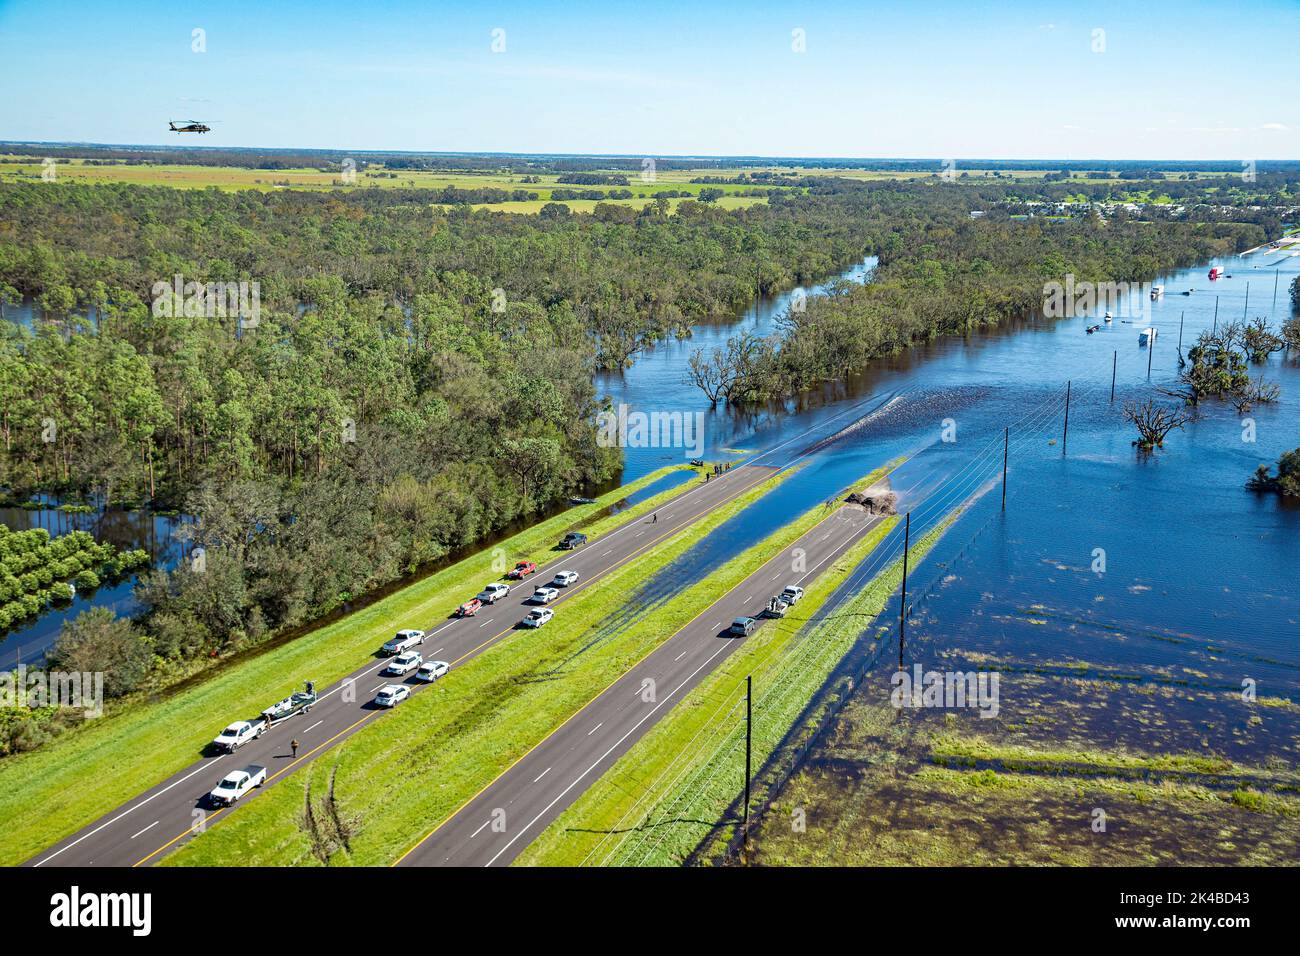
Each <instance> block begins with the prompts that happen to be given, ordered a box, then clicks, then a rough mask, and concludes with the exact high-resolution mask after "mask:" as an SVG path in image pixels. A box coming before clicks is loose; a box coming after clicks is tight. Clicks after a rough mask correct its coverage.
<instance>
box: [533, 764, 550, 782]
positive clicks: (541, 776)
mask: <svg viewBox="0 0 1300 956" xmlns="http://www.w3.org/2000/svg"><path fill="white" fill-rule="evenodd" d="M550 772H551V768H550V767H547V768H546V769H545V770H543V771H542V772H541V773H539V774H538V775H537V778H536V779H535V780H533V783H537V781H538V780H541V779H542V778H543V777H545V776H546V775H547V774H548V773H550Z"/></svg>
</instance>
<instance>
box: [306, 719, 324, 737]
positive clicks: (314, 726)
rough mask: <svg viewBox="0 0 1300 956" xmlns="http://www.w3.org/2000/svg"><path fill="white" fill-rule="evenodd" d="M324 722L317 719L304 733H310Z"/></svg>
mask: <svg viewBox="0 0 1300 956" xmlns="http://www.w3.org/2000/svg"><path fill="white" fill-rule="evenodd" d="M323 723H325V721H324V720H318V721H316V723H314V724H312V725H311V726H310V727H308V728H307V729H306V730H304V731H303V733H304V734H309V733H311V732H312V731H313V730H315V729H316V728H317V727H319V726H320V725H321V724H323Z"/></svg>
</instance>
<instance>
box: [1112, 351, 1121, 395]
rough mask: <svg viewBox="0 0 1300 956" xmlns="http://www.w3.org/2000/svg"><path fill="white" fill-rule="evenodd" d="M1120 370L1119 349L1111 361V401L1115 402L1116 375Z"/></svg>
mask: <svg viewBox="0 0 1300 956" xmlns="http://www.w3.org/2000/svg"><path fill="white" fill-rule="evenodd" d="M1118 370H1119V349H1116V350H1115V354H1114V356H1113V357H1112V358H1111V360H1110V400H1111V402H1112V403H1113V402H1114V401H1115V373H1116V371H1118Z"/></svg>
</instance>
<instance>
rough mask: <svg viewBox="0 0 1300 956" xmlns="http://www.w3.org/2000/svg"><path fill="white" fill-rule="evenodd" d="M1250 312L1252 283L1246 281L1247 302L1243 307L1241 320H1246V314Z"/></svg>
mask: <svg viewBox="0 0 1300 956" xmlns="http://www.w3.org/2000/svg"><path fill="white" fill-rule="evenodd" d="M1249 314H1250V283H1249V282H1247V283H1246V304H1245V305H1244V306H1242V307H1241V321H1243V322H1245V321H1246V316H1247V315H1249Z"/></svg>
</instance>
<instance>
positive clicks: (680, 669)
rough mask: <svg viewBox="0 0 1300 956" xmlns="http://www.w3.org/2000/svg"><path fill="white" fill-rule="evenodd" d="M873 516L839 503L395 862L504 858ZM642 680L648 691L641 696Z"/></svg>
mask: <svg viewBox="0 0 1300 956" xmlns="http://www.w3.org/2000/svg"><path fill="white" fill-rule="evenodd" d="M879 520H880V519H879V518H878V517H871V516H868V515H867V514H866V513H865V512H864V511H862V510H861V509H859V508H854V507H849V506H842V507H840V508H838V509H836V510H835V511H834V512H832V513H831V514H830V516H829V517H827V518H826V519H824V520H823V521H821V522H819V523H818V524H817V525H816V526H815V527H813V528H812V529H811V530H809V531H808V532H807V533H806V534H804V535H803V536H802V537H801V538H799V540H798V541H796V542H795V543H794V544H792V545H791V546H790V547H789V548H787V549H786V550H784V551H782V552H781V553H780V554H778V555H776V556H775V557H773V558H771V559H770V560H769V561H767V562H766V563H765V564H764V565H763V566H762V567H761V568H759V569H758V570H757V571H755V572H754V573H753V574H752V575H750V576H749V577H748V578H746V579H745V580H744V581H743V582H741V584H739V585H738V586H737V587H735V588H734V589H732V590H731V591H729V592H728V593H727V594H725V595H724V596H723V597H722V598H720V599H719V600H718V601H717V602H716V603H714V604H713V605H712V606H710V607H709V608H708V609H707V610H705V611H704V612H702V613H701V614H700V615H699V616H697V617H696V618H695V619H694V620H692V621H691V622H690V623H689V624H687V625H686V626H685V627H683V628H682V629H681V630H680V631H678V632H677V633H676V634H674V635H673V636H672V637H670V638H669V639H668V640H667V641H666V642H664V643H663V644H662V645H660V646H659V647H658V648H657V649H656V650H655V651H654V652H653V653H651V654H649V655H648V656H647V657H646V658H645V659H644V660H642V661H641V662H640V663H639V664H637V665H636V666H635V667H633V668H632V669H631V670H629V671H628V672H627V673H626V674H624V675H623V676H622V677H620V678H619V679H618V680H617V681H616V682H615V683H614V684H612V685H610V686H609V687H608V688H607V689H606V690H605V691H603V692H602V693H600V694H599V695H598V696H597V697H596V698H595V699H594V700H592V701H591V703H589V704H587V705H586V706H585V707H584V708H582V709H581V710H579V711H578V712H577V713H575V714H574V715H573V716H572V717H570V718H569V719H568V720H567V721H566V722H565V723H564V724H562V725H561V726H560V727H558V728H557V729H556V730H554V731H552V732H551V734H550V736H548V737H547V738H546V739H545V740H543V741H542V742H541V743H539V744H538V745H537V746H536V747H534V748H533V749H532V750H530V751H529V752H528V753H526V754H525V755H524V756H523V757H522V758H520V759H519V760H518V761H517V762H516V763H514V764H513V765H511V766H510V767H509V768H508V769H507V770H506V771H505V772H504V773H502V774H501V775H500V776H499V777H497V778H496V780H494V781H493V782H492V783H491V784H489V785H488V786H487V787H486V788H485V789H484V790H482V791H481V792H480V793H479V794H478V795H477V796H475V797H474V798H473V799H471V800H470V801H469V802H468V803H466V804H465V805H464V806H463V807H461V808H460V809H459V810H458V811H457V812H456V813H454V814H453V815H452V816H451V817H449V818H448V819H447V820H446V821H445V822H444V823H443V824H441V825H440V826H439V827H438V828H437V829H435V830H434V831H433V832H432V833H430V834H429V835H428V836H427V837H425V838H424V839H423V840H422V841H420V842H419V843H418V844H417V845H416V846H414V847H413V848H412V849H411V850H409V851H408V852H407V853H406V855H405V856H403V857H402V859H401V860H400V861H399V865H402V866H503V865H505V864H508V863H509V862H510V861H511V860H513V859H514V858H515V857H516V856H517V855H518V854H519V853H520V852H521V851H522V850H523V849H524V847H526V846H527V845H528V844H529V842H531V841H532V840H534V839H536V838H537V836H538V835H539V834H540V833H541V832H542V831H543V830H545V829H546V827H547V826H548V825H549V824H550V823H551V821H553V820H554V819H555V818H556V817H558V816H559V815H560V814H561V813H562V812H563V811H564V810H565V809H566V808H567V807H568V806H569V805H570V804H572V803H573V802H574V801H575V800H576V799H577V798H578V796H579V795H580V794H581V793H582V792H583V791H584V790H585V789H586V788H587V787H589V786H591V784H593V783H594V782H595V781H596V780H598V779H599V778H600V776H601V775H602V774H603V773H605V772H606V771H607V770H609V768H610V767H612V766H613V764H614V763H615V761H617V760H618V759H619V758H620V757H621V756H623V754H625V753H627V751H628V750H630V749H631V747H632V745H633V744H635V743H636V742H637V740H639V739H640V738H641V737H642V736H643V735H644V734H645V733H646V732H647V731H648V730H649V729H650V728H651V727H653V726H654V724H655V722H656V721H658V720H659V719H660V718H662V717H663V716H664V714H666V713H668V711H669V710H671V709H672V707H673V706H675V705H676V704H677V703H679V702H680V701H681V699H682V698H683V696H684V695H686V694H687V693H688V692H689V691H690V690H691V689H692V688H693V687H695V686H696V685H697V684H699V683H700V682H701V681H702V680H703V679H704V678H705V677H706V676H708V674H709V673H710V672H711V671H713V670H714V669H715V668H716V667H717V666H718V665H719V664H721V663H722V662H723V661H724V660H726V658H727V657H728V656H729V655H730V654H732V653H734V652H735V651H736V650H737V649H738V648H739V647H740V646H741V645H742V644H743V643H744V642H745V640H746V638H740V637H731V636H728V635H727V633H726V631H727V628H728V626H729V625H730V624H731V621H732V620H733V619H734V618H736V617H739V616H741V615H745V616H749V617H757V616H758V615H759V613H760V612H761V611H762V610H763V608H764V607H765V606H766V604H767V601H768V599H769V598H770V597H771V596H772V595H774V594H777V593H779V592H780V591H781V589H782V588H784V587H785V586H786V585H788V584H798V585H801V586H803V587H807V586H808V584H809V583H810V582H811V581H812V580H813V579H814V578H816V576H817V575H818V574H820V573H821V572H822V571H824V570H825V569H826V567H827V566H828V565H830V563H831V562H832V561H834V559H835V558H836V557H838V556H839V555H841V554H843V553H844V552H845V551H846V550H847V549H848V548H849V547H850V546H851V545H852V544H853V543H854V542H856V541H857V540H858V539H860V538H861V537H862V536H863V535H864V534H866V532H867V531H868V530H869V529H870V528H871V527H873V526H874V525H875V524H876V523H877V522H878V521H879ZM798 549H802V551H803V552H804V564H803V566H804V567H805V568H806V570H805V571H802V572H796V571H792V567H793V566H794V552H795V551H796V550H798ZM762 626H767V625H766V624H762V625H760V627H762ZM647 681H653V682H654V683H653V685H648V684H647V683H646V682H647ZM648 686H653V688H654V691H655V692H654V694H653V695H648V694H646V692H645V690H646V688H647V687H648Z"/></svg>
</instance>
